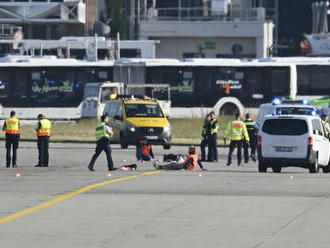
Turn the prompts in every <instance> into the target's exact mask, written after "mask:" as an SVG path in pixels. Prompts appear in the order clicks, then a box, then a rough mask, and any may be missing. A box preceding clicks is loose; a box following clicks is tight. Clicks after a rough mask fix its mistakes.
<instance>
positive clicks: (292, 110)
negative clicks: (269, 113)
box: [276, 107, 315, 115]
mask: <svg viewBox="0 0 330 248" xmlns="http://www.w3.org/2000/svg"><path fill="white" fill-rule="evenodd" d="M313 111H315V109H314V108H310V107H277V108H276V114H277V115H310V114H311V112H313Z"/></svg>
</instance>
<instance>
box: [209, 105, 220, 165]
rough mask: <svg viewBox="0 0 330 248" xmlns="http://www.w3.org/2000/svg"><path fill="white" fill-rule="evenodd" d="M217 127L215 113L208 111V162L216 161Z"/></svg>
mask: <svg viewBox="0 0 330 248" xmlns="http://www.w3.org/2000/svg"><path fill="white" fill-rule="evenodd" d="M218 129H219V123H218V121H217V118H215V113H214V112H213V111H212V112H211V113H210V135H209V136H208V144H209V154H208V159H207V161H209V162H213V161H216V162H218V147H217V139H218Z"/></svg>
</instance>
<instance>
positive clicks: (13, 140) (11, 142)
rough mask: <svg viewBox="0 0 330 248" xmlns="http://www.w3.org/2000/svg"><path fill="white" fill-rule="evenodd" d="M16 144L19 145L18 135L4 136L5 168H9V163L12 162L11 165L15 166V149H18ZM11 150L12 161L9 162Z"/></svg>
mask: <svg viewBox="0 0 330 248" xmlns="http://www.w3.org/2000/svg"><path fill="white" fill-rule="evenodd" d="M18 143H19V135H18V134H8V133H7V134H6V151H7V153H6V162H7V163H6V166H7V167H9V166H10V162H12V165H13V166H15V165H16V160H17V149H18ZM11 148H13V160H12V161H11V156H10V151H11Z"/></svg>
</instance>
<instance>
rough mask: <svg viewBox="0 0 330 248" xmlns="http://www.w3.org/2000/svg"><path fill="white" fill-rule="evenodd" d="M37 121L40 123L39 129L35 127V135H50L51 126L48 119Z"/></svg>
mask: <svg viewBox="0 0 330 248" xmlns="http://www.w3.org/2000/svg"><path fill="white" fill-rule="evenodd" d="M39 122H40V124H41V129H39V127H37V129H38V132H37V136H50V128H51V127H52V124H51V122H50V120H47V119H41V120H40V121H39Z"/></svg>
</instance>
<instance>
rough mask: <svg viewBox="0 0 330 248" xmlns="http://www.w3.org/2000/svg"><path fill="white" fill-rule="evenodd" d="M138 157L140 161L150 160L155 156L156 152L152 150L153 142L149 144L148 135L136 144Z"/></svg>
mask: <svg viewBox="0 0 330 248" xmlns="http://www.w3.org/2000/svg"><path fill="white" fill-rule="evenodd" d="M136 158H137V160H138V161H141V162H143V161H150V160H151V159H153V158H155V156H154V153H153V152H152V147H151V144H149V142H148V140H147V138H146V137H143V139H142V140H141V141H140V142H139V143H138V144H137V146H136Z"/></svg>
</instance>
